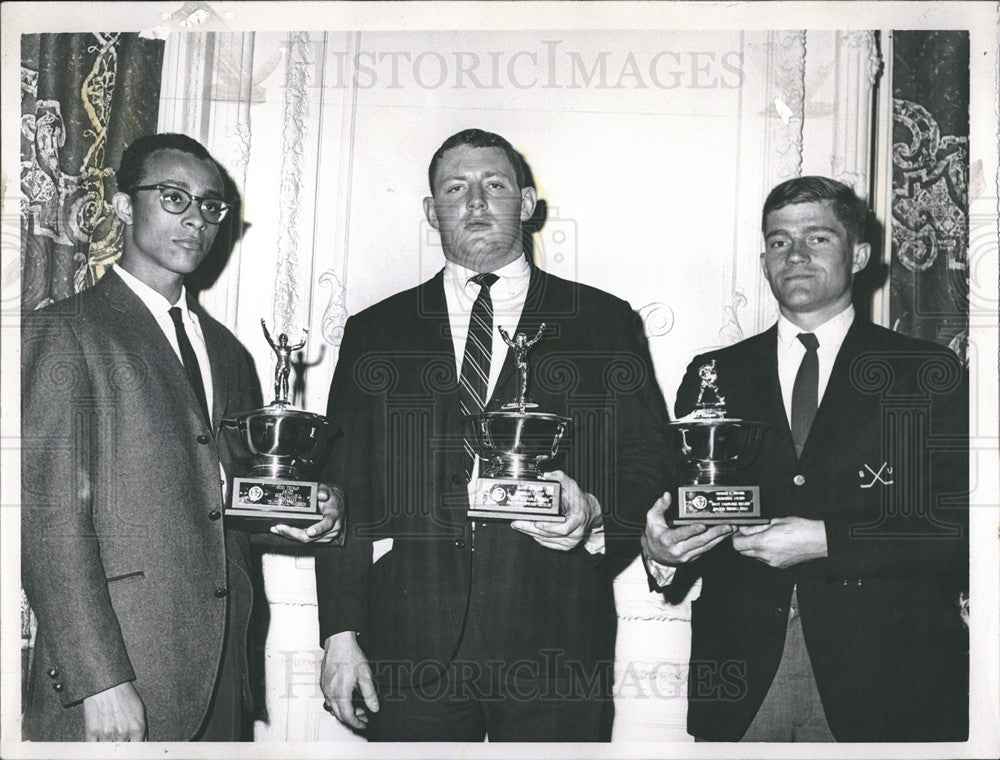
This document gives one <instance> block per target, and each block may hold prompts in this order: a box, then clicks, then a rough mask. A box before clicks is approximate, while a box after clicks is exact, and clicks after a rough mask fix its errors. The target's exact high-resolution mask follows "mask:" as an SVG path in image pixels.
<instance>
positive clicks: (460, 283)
mask: <svg viewBox="0 0 1000 760" xmlns="http://www.w3.org/2000/svg"><path fill="white" fill-rule="evenodd" d="M477 274H479V272H476V271H474V270H472V269H466V268H465V267H463V266H461V265H459V264H456V263H454V262H452V261H447V262H445V265H444V297H445V301H446V302H447V304H448V322H449V324H450V325H451V340H452V348H453V349H454V351H455V367H456V370H457V375H456V376H458V377H461V374H462V360H463V359H464V358H465V341H466V339H467V338H468V335H469V321H470V319H471V317H472V306H473V304H475V302H476V298H478V297H479V291H480V287H481V286H479V285H477V284H476V283H474V282H471V281H470V280H471V279H472V278H473V277H475V276H476V275H477ZM493 274H495V275H496V276H497V277H498V278H499V279H498V280H497V281H496V282H495V283H493V287H491V288H490V299H491V301H492V302H493V351H492V353H491V356H490V379H489V384H488V385H487V387H486V397H487V398H489V397H490V396H491V395H492V394H493V391H494V389H495V388H496V385H497V381H498V380H499V378H500V371H501V370H502V369H503V363H504V361H505V360H506V358H507V342H506V341H505V340H504V339H503V336H502V335H501V334H500V329H499V328H501V327H502V328H503V329H504V331H505V332H506V333H507V335H509V336H510V337H512V338H513V337H514V334H515V333H516V332H517V325H518V322H520V321H521V312H522V311H524V302H525V300H526V299H527V297H528V283H529V282H530V280H531V267H530V266H529V265H528V260H527V259H526V258H525V257H524V256H518V257H517V259H515V260H514V261H512V262H510V263H509V264H505V265H504V266H502V267H500V268H499V269H497V270H496V271H494V272H493ZM529 337H531V336H529ZM513 400H514V399H507V401H513ZM478 476H479V458H478V457H477V458H476V461H475V463H474V464H473V468H472V479H471V480H470V481H469V498H470V499H471V498H472V497H473V491H474V490H475V483H476V478H477V477H478ZM585 548H586V549H587V551H588V552H590V553H591V554H603V553H604V526H603V525H602V526H599V527H597V528H595V529H594V530H593V531H592V532H591V534H590V536H589V537H588V538H587V542H586V544H585Z"/></svg>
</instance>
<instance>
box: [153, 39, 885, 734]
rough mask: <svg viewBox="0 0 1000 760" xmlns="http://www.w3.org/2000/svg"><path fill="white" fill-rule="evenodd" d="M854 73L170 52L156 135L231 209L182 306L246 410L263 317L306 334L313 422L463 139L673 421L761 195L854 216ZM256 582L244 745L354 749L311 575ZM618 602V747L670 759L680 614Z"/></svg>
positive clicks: (193, 47)
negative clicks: (214, 172)
mask: <svg viewBox="0 0 1000 760" xmlns="http://www.w3.org/2000/svg"><path fill="white" fill-rule="evenodd" d="M359 54H360V58H359V59H358V60H359V61H360V66H355V65H354V64H353V63H352V62H353V61H354V60H355V58H356V56H358V55H359ZM602 62H603V63H602ZM394 63H395V64H396V66H397V68H396V69H395V71H394V69H393V64H394ZM876 63H877V60H876V58H875V51H874V44H873V38H872V35H870V34H869V33H866V32H850V33H840V32H833V31H829V32H809V33H808V34H807V33H806V32H804V31H802V32H799V31H775V32H767V31H713V32H690V31H655V32H654V31H634V30H621V31H602V32H595V31H570V30H563V31H560V30H545V31H505V32H462V33H454V32H447V31H425V32H393V33H388V32H383V33H375V32H364V33H356V32H350V31H336V32H333V31H331V32H309V33H304V32H300V33H276V32H267V33H262V32H258V33H250V32H248V33H236V34H233V33H225V34H223V33H219V34H214V33H208V34H205V33H200V34H193V33H192V34H186V35H178V34H174V35H172V36H171V37H170V39H169V40H168V42H167V53H166V62H165V71H166V78H165V82H164V86H163V91H162V94H161V114H160V125H159V128H160V129H161V130H179V131H185V132H188V133H189V134H192V135H193V136H195V137H199V138H201V139H202V140H203V141H205V142H206V144H207V145H208V146H209V147H210V149H212V151H213V152H214V153H215V154H216V155H217V156H219V157H220V158H221V159H222V160H223V161H224V163H226V165H227V166H228V167H229V168H230V171H231V173H232V174H233V176H234V177H235V178H236V180H237V182H238V183H239V184H240V186H241V187H242V189H243V194H244V198H245V217H246V220H247V221H249V222H250V224H251V227H250V229H249V232H248V233H247V235H246V236H245V237H244V239H243V240H242V241H241V243H240V244H239V246H238V249H237V251H236V252H235V254H234V256H233V259H232V261H231V262H230V265H229V267H228V268H227V270H226V271H225V272H224V273H223V275H222V277H221V278H220V280H219V282H218V283H217V284H216V285H215V287H214V288H212V289H211V290H210V291H207V292H206V293H205V294H204V295H203V299H202V300H203V302H204V303H205V305H206V307H207V308H208V309H209V310H210V311H211V312H212V313H213V314H215V315H217V316H218V317H219V318H221V319H223V320H224V321H225V322H226V323H227V324H228V325H229V326H230V327H232V328H233V329H234V330H235V331H236V333H237V335H238V336H239V337H240V338H241V339H242V340H243V341H244V343H245V344H246V345H247V347H248V348H249V350H250V351H251V353H253V355H254V356H255V358H256V360H257V363H258V369H259V370H260V372H261V376H262V380H263V382H264V388H265V393H267V392H268V389H269V388H270V385H271V377H270V370H271V367H272V359H271V352H270V349H269V348H268V347H267V345H266V343H265V342H264V340H263V339H262V336H261V333H260V328H259V319H260V317H261V316H263V317H266V318H267V319H268V321H269V323H276V324H277V329H279V330H285V331H287V332H289V334H290V335H291V336H292V338H293V339H297V336H298V335H299V331H300V329H301V327H302V326H305V325H308V326H309V327H310V329H311V334H310V335H311V338H310V347H309V348H310V357H315V356H316V355H317V354H318V352H319V350H320V345H321V344H322V345H324V346H325V352H324V357H323V361H322V363H321V364H320V365H319V366H318V367H316V368H315V369H314V370H312V372H311V373H310V375H309V384H308V394H307V403H306V406H307V407H308V408H309V409H311V410H313V411H324V410H325V400H326V393H327V388H328V384H329V379H330V377H331V376H332V372H333V367H334V365H335V361H336V355H337V346H338V344H339V337H340V332H339V330H340V328H342V326H343V322H344V320H345V319H346V316H347V314H349V313H354V312H356V311H358V310H360V309H362V308H364V307H365V306H367V305H369V304H371V303H374V302H376V301H378V300H380V299H381V298H384V297H385V296H387V295H389V294H391V293H393V292H396V291H398V290H401V289H403V288H406V287H410V286H412V285H414V284H416V283H417V282H420V281H421V280H423V279H425V278H426V277H428V276H429V275H430V274H432V273H433V272H435V271H436V270H437V269H439V268H440V267H441V266H442V264H443V259H442V257H441V254H440V249H439V247H438V244H437V240H436V237H435V236H434V235H433V234H431V232H432V231H431V230H429V228H428V226H427V224H426V222H425V221H424V219H423V214H422V210H421V199H422V198H423V196H424V195H426V194H427V188H426V167H427V163H428V161H429V159H430V156H431V154H432V153H433V152H434V150H435V149H436V148H437V146H438V145H439V144H440V143H441V142H442V141H443V140H444V139H445V138H446V137H448V136H449V135H450V134H452V133H453V132H456V131H458V130H459V129H462V128H465V127H469V126H478V127H481V128H484V129H488V130H491V131H496V132H499V133H500V134H502V135H504V136H505V137H507V138H508V139H509V140H510V141H511V142H512V143H513V144H514V145H515V147H517V148H518V149H519V150H521V151H522V152H523V153H524V155H525V157H526V158H527V160H528V162H529V164H530V165H531V167H532V169H533V171H534V175H535V178H536V181H537V184H538V189H539V195H540V197H542V198H543V199H545V200H546V202H547V203H548V205H549V209H550V212H549V222H548V223H547V224H546V226H545V227H544V228H543V230H542V231H541V233H540V234H539V235H538V239H537V240H536V249H537V252H538V263H539V264H540V265H541V266H542V267H543V268H544V269H546V270H548V271H550V272H554V273H556V274H560V275H562V276H567V277H570V278H572V279H576V280H579V281H582V282H586V283H589V284H592V285H596V286H598V287H601V288H603V289H605V290H608V291H611V292H612V293H615V294H617V295H619V296H621V297H623V298H626V299H627V300H629V301H630V302H631V303H632V305H633V307H635V308H636V309H637V310H639V311H640V313H642V314H643V316H644V317H645V318H646V324H647V332H648V334H649V338H650V346H651V350H652V353H653V357H654V362H655V365H656V370H657V375H658V379H659V381H660V384H661V386H662V388H663V392H664V395H665V397H666V398H667V400H668V403H671V404H672V402H673V397H674V393H675V390H676V387H677V385H678V383H679V381H680V377H681V374H682V373H683V370H684V368H685V366H686V364H687V362H688V361H689V360H690V358H691V357H692V356H693V355H694V354H695V353H697V352H700V351H702V350H704V349H705V348H707V347H711V346H717V345H722V344H727V343H732V342H735V341H736V340H739V339H740V338H741V337H744V336H746V335H750V334H753V333H755V332H757V331H759V330H760V329H762V328H764V327H766V326H767V325H768V324H770V323H771V322H772V321H773V319H774V317H775V315H776V308H775V305H774V302H773V300H772V299H771V296H770V294H769V293H768V292H767V288H766V284H765V283H764V282H763V280H762V278H761V277H760V275H759V266H758V259H757V256H758V253H759V251H760V248H761V241H760V233H759V230H758V228H759V213H760V208H761V205H762V202H763V198H764V195H765V194H766V192H767V191H768V190H769V189H770V187H771V186H773V185H774V184H776V183H777V182H779V181H781V180H783V179H787V178H789V177H791V176H795V175H798V174H800V173H822V174H827V175H831V176H835V177H838V178H840V179H843V180H845V181H848V182H850V183H852V184H853V185H854V186H855V187H856V189H858V191H859V192H860V193H862V194H867V188H868V166H869V146H870V145H871V142H872V134H871V132H872V127H871V93H872V86H873V83H874V77H875V71H876ZM602 66H603V70H602ZM206 92H208V93H210V95H209V97H208V98H207V99H206V98H205V97H204V93H206ZM265 574H266V582H267V596H268V600H269V602H270V604H271V608H272V609H271V615H272V629H271V635H270V638H269V640H268V649H267V651H268V668H269V669H268V673H267V676H268V682H269V694H268V708H269V711H270V715H271V720H270V723H269V724H258V727H257V738H258V739H259V740H274V741H284V740H292V739H298V740H309V739H320V738H325V739H340V738H342V739H345V740H346V739H355V737H353V736H352V735H351V734H350V733H349V732H348V731H346V729H342V728H340V727H339V726H337V724H336V722H335V721H334V720H333V719H331V718H329V717H328V716H327V715H326V714H325V713H323V711H322V710H321V708H320V704H321V695H320V694H319V691H318V690H317V689H316V688H315V682H316V673H317V666H318V653H319V650H318V647H317V624H316V616H315V588H314V585H313V583H314V582H313V577H312V567H311V562H310V561H309V560H308V559H302V558H299V559H294V558H290V557H282V556H277V555H269V556H268V557H266V567H265ZM616 594H617V600H618V606H619V615H620V617H621V618H622V620H621V625H620V633H619V644H618V653H617V668H616V670H617V672H618V677H619V687H620V694H619V699H618V720H617V723H616V729H615V731H616V738H631V739H649V740H673V741H684V740H686V739H687V736H686V733H685V731H684V716H685V709H686V708H685V700H684V698H683V696H684V689H685V685H684V684H685V677H686V661H687V655H688V647H689V632H688V624H687V619H688V607H687V604H686V603H684V604H681V605H678V606H675V607H671V606H668V605H665V604H664V603H663V602H662V601H661V600H660V599H659V598H657V597H656V596H653V595H650V594H648V593H647V591H646V589H645V576H644V574H643V573H642V570H641V568H640V567H638V566H633V567H632V568H631V569H629V570H628V571H626V572H625V573H624V574H623V575H622V576H621V577H620V578H619V580H618V583H617V585H616ZM660 663H667V664H668V666H667V667H664V666H663V665H660Z"/></svg>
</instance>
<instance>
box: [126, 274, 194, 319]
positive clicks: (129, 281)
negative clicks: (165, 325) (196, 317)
mask: <svg viewBox="0 0 1000 760" xmlns="http://www.w3.org/2000/svg"><path fill="white" fill-rule="evenodd" d="M114 271H115V273H116V274H117V275H118V276H119V277H121V278H122V282H124V283H125V284H126V285H128V286H129V288H130V289H131V290H132V292H133V293H135V294H136V295H137V296H139V299H140V300H141V301H142V302H143V303H144V304H146V308H147V309H149V311H150V312H151V313H152V314H153V316H154V317H155V318H156V319H161V318H163V317H165V316H167V312H168V311H170V308H171V307H172V306H176V307H178V308H179V309H180V310H181V317H183V318H184V319H185V320H190V318H191V313H190V312H189V311H188V306H187V290H185V288H184V286H183V285H181V294H180V297H179V298H178V299H177V303H174V304H172V303H170V301H168V300H167V299H166V298H164V297H163V296H162V295H160V294H159V293H158V292H156V291H155V290H153V288H151V287H149V285H147V284H146V283H144V282H143V281H142V280H140V279H139V278H138V277H136V276H135V275H134V274H131V273H130V272H128V271H126V270H125V269H124V268H123V267H120V266H115V267H114Z"/></svg>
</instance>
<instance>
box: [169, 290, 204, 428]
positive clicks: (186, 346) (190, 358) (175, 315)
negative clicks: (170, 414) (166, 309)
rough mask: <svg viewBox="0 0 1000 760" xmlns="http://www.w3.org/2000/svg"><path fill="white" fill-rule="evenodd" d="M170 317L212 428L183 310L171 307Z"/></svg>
mask: <svg viewBox="0 0 1000 760" xmlns="http://www.w3.org/2000/svg"><path fill="white" fill-rule="evenodd" d="M170 318H171V319H172V320H173V321H174V329H175V330H176V331H177V345H178V346H179V347H180V349H181V360H182V362H183V364H184V369H185V370H186V371H187V376H188V380H189V381H190V382H191V388H192V389H193V390H194V395H195V397H196V398H197V399H198V406H199V407H200V408H201V413H202V415H203V416H204V418H205V422H207V423H208V426H209V428H211V427H212V423H211V420H212V418H211V416H210V415H209V413H208V401H206V399H205V384H204V383H203V382H202V379H201V367H199V366H198V357H197V356H195V353H194V349H193V348H192V347H191V341H189V340H188V336H187V331H186V330H185V329H184V322H182V321H181V310H180V308H179V307H177V306H171V307H170Z"/></svg>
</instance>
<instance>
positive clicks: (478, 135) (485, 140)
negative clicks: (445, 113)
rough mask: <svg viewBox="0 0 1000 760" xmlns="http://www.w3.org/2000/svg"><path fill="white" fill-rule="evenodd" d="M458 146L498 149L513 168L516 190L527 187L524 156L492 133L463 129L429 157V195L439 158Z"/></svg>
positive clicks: (432, 189)
mask: <svg viewBox="0 0 1000 760" xmlns="http://www.w3.org/2000/svg"><path fill="white" fill-rule="evenodd" d="M460 145H468V146H469V147H470V148H500V150H502V151H503V152H504V153H505V154H506V155H507V158H508V159H509V160H510V163H511V166H513V167H514V179H515V181H516V182H517V188H518V190H520V189H522V188H525V187H527V186H528V185H529V181H528V170H527V168H526V165H525V161H524V156H522V155H521V154H520V153H518V152H517V151H516V150H514V146H513V145H511V144H510V143H509V142H507V141H506V140H504V139H503V138H502V137H501V136H500V135H497V134H494V133H493V132H485V131H483V130H482V129H463V130H462V131H461V132H456V133H455V134H453V135H452V136H451V137H449V138H448V139H447V140H445V141H444V142H443V143H441V147H440V148H438V149H437V150H436V151H435V152H434V155H433V156H432V157H431V164H430V166H429V167H428V168H427V181H428V184H429V185H430V187H431V195H433V194H434V172H436V171H437V167H438V164H439V163H440V162H441V158H442V157H443V156H444V154H445V153H447V152H448V151H449V150H451V149H452V148H457V147H459V146H460Z"/></svg>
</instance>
